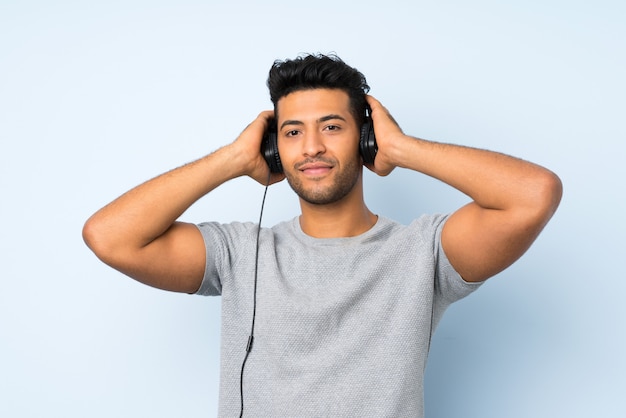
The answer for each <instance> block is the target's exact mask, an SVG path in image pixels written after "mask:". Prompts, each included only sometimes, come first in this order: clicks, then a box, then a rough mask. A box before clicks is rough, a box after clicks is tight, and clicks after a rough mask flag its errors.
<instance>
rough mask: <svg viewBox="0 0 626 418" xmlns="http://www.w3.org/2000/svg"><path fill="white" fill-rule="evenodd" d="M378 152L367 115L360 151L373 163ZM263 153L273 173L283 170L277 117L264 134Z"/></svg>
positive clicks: (369, 162) (368, 162)
mask: <svg viewBox="0 0 626 418" xmlns="http://www.w3.org/2000/svg"><path fill="white" fill-rule="evenodd" d="M377 152H378V145H377V144H376V137H375V136H374V124H373V123H372V118H371V117H370V116H369V115H366V116H365V122H363V125H361V137H360V139H359V153H360V154H361V158H363V162H364V163H365V164H373V163H374V159H375V158H376V153H377ZM261 154H262V155H263V158H265V161H266V162H267V165H268V166H269V167H270V171H271V172H272V173H282V172H283V165H282V163H281V162H280V155H279V154H278V129H277V127H276V120H275V119H272V120H270V123H269V128H268V129H267V131H266V132H265V135H264V136H263V142H261Z"/></svg>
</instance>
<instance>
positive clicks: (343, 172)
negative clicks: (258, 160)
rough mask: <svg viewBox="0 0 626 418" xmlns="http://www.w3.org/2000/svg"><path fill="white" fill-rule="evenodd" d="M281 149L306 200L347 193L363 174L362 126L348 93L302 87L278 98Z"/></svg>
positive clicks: (323, 200)
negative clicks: (361, 157)
mask: <svg viewBox="0 0 626 418" xmlns="http://www.w3.org/2000/svg"><path fill="white" fill-rule="evenodd" d="M277 113H278V121H277V122H278V149H279V153H280V159H281V162H282V165H283V168H284V172H285V176H286V177H287V181H288V182H289V185H290V186H291V188H292V189H293V190H294V191H295V192H296V193H297V194H298V196H300V198H301V199H303V200H305V201H306V202H309V203H313V204H319V205H323V204H330V203H334V202H337V201H339V200H341V199H342V198H344V197H345V196H346V195H348V194H349V193H350V192H351V191H352V189H353V187H354V185H355V184H356V183H357V181H358V180H359V178H360V175H361V172H362V165H361V159H360V157H359V153H358V148H359V145H358V142H359V135H360V130H359V128H358V127H357V124H356V121H355V120H354V117H353V116H352V113H351V112H350V99H349V96H348V94H347V93H345V92H344V91H342V90H335V89H314V90H302V91H296V92H293V93H290V94H288V95H287V96H285V97H283V98H281V99H280V100H279V101H278V103H277Z"/></svg>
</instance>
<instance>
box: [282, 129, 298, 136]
mask: <svg viewBox="0 0 626 418" xmlns="http://www.w3.org/2000/svg"><path fill="white" fill-rule="evenodd" d="M285 135H286V136H296V135H298V131H295V130H294V131H287V132H286V133H285Z"/></svg>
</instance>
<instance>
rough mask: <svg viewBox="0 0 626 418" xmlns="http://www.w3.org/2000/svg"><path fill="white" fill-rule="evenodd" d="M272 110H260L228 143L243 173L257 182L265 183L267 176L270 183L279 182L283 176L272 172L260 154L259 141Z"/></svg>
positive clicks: (271, 115)
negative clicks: (235, 137) (230, 142)
mask: <svg viewBox="0 0 626 418" xmlns="http://www.w3.org/2000/svg"><path fill="white" fill-rule="evenodd" d="M273 117H274V112H273V111H271V110H266V111H263V112H261V113H260V114H259V115H258V116H257V117H256V119H254V120H253V121H252V122H251V123H250V124H249V125H248V126H247V127H246V128H245V129H244V130H243V132H241V134H240V135H239V137H238V138H237V139H236V140H235V142H233V143H232V144H230V145H229V147H232V148H233V155H235V156H237V157H239V158H238V160H237V161H239V163H240V164H241V166H242V170H243V172H242V173H243V174H244V175H247V176H249V177H251V178H253V179H254V180H256V181H257V182H259V183H261V184H263V185H265V184H267V180H268V176H270V177H269V180H270V184H273V183H276V182H279V181H281V180H283V179H284V178H285V176H284V175H283V174H278V173H272V174H271V175H270V170H269V166H268V165H267V162H266V161H265V159H264V158H263V155H262V154H261V142H262V140H263V137H264V135H265V132H266V131H267V129H268V126H269V122H270V120H271V119H272V118H273Z"/></svg>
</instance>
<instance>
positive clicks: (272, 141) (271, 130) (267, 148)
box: [261, 119, 283, 173]
mask: <svg viewBox="0 0 626 418" xmlns="http://www.w3.org/2000/svg"><path fill="white" fill-rule="evenodd" d="M261 154H262V155H263V158H264V159H265V162H266V163H267V165H268V166H269V168H270V171H271V172H272V173H282V172H283V165H282V163H281V162H280V155H279V154H278V132H277V129H276V121H275V120H274V119H272V120H271V121H270V123H269V127H268V129H267V131H266V132H265V135H264V136H263V141H262V142H261Z"/></svg>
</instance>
